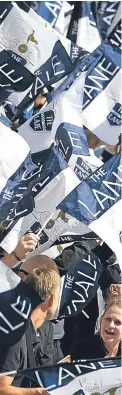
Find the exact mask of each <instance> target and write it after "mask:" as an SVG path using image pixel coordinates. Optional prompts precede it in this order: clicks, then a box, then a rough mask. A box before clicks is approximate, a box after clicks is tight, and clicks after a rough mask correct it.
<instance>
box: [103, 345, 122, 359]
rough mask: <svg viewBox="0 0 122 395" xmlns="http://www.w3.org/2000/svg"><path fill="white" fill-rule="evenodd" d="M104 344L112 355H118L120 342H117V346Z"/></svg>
mask: <svg viewBox="0 0 122 395" xmlns="http://www.w3.org/2000/svg"><path fill="white" fill-rule="evenodd" d="M104 346H105V348H106V350H107V351H108V354H109V355H110V356H111V357H115V356H116V355H117V352H118V348H119V343H117V344H115V346H112V345H111V344H108V343H104Z"/></svg>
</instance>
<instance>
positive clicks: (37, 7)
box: [29, 0, 62, 26]
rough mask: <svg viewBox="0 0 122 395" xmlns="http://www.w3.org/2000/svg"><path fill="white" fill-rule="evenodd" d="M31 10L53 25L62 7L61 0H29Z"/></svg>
mask: <svg viewBox="0 0 122 395" xmlns="http://www.w3.org/2000/svg"><path fill="white" fill-rule="evenodd" d="M29 3H30V6H31V7H32V8H33V10H34V11H35V12H36V13H37V14H38V15H40V16H41V17H42V18H43V19H45V21H47V22H49V23H50V24H51V26H54V25H55V23H56V20H57V18H58V15H59V13H60V10H61V7H62V1H60V0H57V1H51V2H50V1H31V2H29Z"/></svg>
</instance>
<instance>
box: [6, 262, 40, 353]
mask: <svg viewBox="0 0 122 395" xmlns="http://www.w3.org/2000/svg"><path fill="white" fill-rule="evenodd" d="M40 303H41V299H40V297H39V296H38V294H37V293H36V292H35V291H34V290H32V289H31V288H30V287H29V286H28V284H25V283H24V282H22V281H21V279H20V278H19V277H18V276H17V275H16V274H15V273H14V272H13V271H12V270H11V269H10V268H8V266H6V265H4V263H3V262H2V261H0V349H2V347H3V348H4V349H5V348H8V347H10V346H12V345H13V344H15V343H17V342H18V341H19V340H20V339H21V337H22V336H23V334H24V332H25V330H26V328H27V325H28V319H29V317H30V314H31V311H32V310H34V308H35V307H36V306H37V305H38V304H40Z"/></svg>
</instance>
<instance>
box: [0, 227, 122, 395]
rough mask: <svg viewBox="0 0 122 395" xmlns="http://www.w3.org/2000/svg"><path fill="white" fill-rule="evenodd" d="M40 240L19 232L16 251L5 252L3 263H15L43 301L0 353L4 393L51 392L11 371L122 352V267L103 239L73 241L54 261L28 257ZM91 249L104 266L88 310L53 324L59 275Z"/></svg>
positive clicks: (0, 390) (1, 393)
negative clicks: (16, 338) (16, 337)
mask: <svg viewBox="0 0 122 395" xmlns="http://www.w3.org/2000/svg"><path fill="white" fill-rule="evenodd" d="M37 243H38V236H36V235H34V234H27V235H25V236H23V237H21V239H20V240H19V242H18V245H17V247H16V249H15V251H13V252H12V253H11V254H6V253H4V256H3V257H1V260H2V261H3V263H4V264H6V265H8V266H9V267H11V268H13V269H12V270H14V271H15V272H16V273H17V274H18V276H20V277H21V279H22V280H23V281H24V282H26V283H28V284H29V285H30V286H31V288H32V289H34V290H35V291H36V292H37V293H38V295H39V296H40V298H41V300H42V302H41V304H39V305H38V306H37V307H36V308H35V309H34V310H33V311H32V313H31V316H30V320H29V325H28V327H27V330H26V332H25V334H24V335H23V337H22V338H21V340H20V341H19V342H18V343H17V344H15V345H13V346H11V347H10V348H7V349H4V350H2V351H1V352H0V373H5V375H2V376H1V377H0V395H11V394H12V395H13V394H14V395H19V394H23V395H28V394H30V395H31V394H33V395H36V394H41V393H42V394H45V395H46V394H47V392H46V390H44V389H42V388H29V387H30V380H29V379H28V388H25V385H24V378H23V376H22V377H20V376H17V377H16V375H15V376H14V373H13V375H12V376H11V375H10V372H15V371H20V370H23V369H27V368H35V367H39V366H50V365H54V364H57V363H58V362H60V361H62V360H69V361H73V360H79V359H80V360H81V359H83V360H84V359H94V358H112V357H116V356H120V355H121V354H120V353H121V339H122V306H121V295H122V284H121V270H120V266H119V264H118V263H117V261H116V257H115V255H114V254H113V252H112V250H110V248H109V247H108V246H107V245H106V244H105V243H99V244H98V242H97V241H95V240H90V239H89V240H88V239H86V240H83V241H82V242H74V243H73V244H72V245H71V246H68V247H67V248H66V249H64V250H63V252H62V253H61V254H60V255H59V256H58V257H57V258H55V259H53V260H52V259H51V258H49V257H48V256H46V255H36V256H34V257H32V258H26V259H25V260H24V258H25V256H26V254H27V253H28V252H29V251H30V250H34V249H35V248H36V245H37ZM91 250H92V251H94V252H95V253H96V254H97V256H98V257H100V260H101V262H102V266H103V271H102V274H101V276H100V278H99V288H98V292H97V294H96V296H95V297H94V298H93V299H92V301H91V302H90V303H89V304H88V305H87V307H86V309H85V312H86V315H84V314H83V313H82V311H81V313H80V314H78V315H76V316H71V317H68V318H65V319H63V320H61V321H59V322H58V323H55V320H54V319H53V317H54V315H55V312H56V310H57V308H58V304H59V295H60V282H61V276H62V275H63V274H64V273H66V272H67V270H68V269H69V268H70V267H73V266H75V265H77V264H78V263H79V262H80V261H81V259H82V258H83V257H85V256H86V255H87V253H88V251H89V252H90V251H91ZM13 266H14V267H13ZM65 357H66V359H65ZM26 387H27V380H26Z"/></svg>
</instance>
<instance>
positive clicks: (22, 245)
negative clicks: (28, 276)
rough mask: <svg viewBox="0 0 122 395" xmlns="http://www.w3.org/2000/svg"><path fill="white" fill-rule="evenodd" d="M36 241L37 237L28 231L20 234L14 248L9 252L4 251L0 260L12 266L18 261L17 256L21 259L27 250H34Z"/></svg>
mask: <svg viewBox="0 0 122 395" xmlns="http://www.w3.org/2000/svg"><path fill="white" fill-rule="evenodd" d="M38 241H39V237H38V236H37V235H35V234H34V233H28V234H26V235H24V236H22V237H21V238H20V240H19V241H18V244H17V246H16V248H15V250H14V251H13V252H11V254H7V253H5V255H4V257H3V258H2V259H1V261H2V262H3V263H5V265H7V266H9V267H13V266H14V265H15V264H16V262H17V261H18V260H17V257H18V258H19V260H21V259H23V258H24V257H25V255H26V254H27V253H28V252H29V251H33V250H35V248H36V245H37V243H38ZM14 254H15V255H14Z"/></svg>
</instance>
